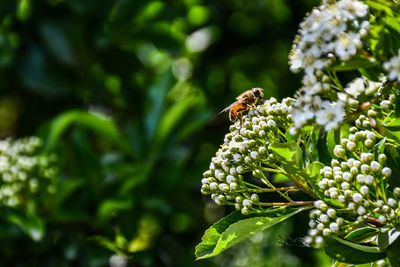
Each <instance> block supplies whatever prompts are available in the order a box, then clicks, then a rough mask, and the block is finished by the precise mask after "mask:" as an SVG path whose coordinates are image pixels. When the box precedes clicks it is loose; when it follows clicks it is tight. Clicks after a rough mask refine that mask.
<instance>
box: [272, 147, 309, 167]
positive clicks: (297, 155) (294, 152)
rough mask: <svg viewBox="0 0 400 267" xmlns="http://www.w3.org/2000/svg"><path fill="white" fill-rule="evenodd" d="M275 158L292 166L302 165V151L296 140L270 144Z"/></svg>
mask: <svg viewBox="0 0 400 267" xmlns="http://www.w3.org/2000/svg"><path fill="white" fill-rule="evenodd" d="M269 149H271V151H272V153H273V154H274V156H275V158H276V159H277V160H278V161H281V162H284V163H290V166H291V168H300V167H301V166H302V160H303V158H302V151H301V149H300V147H299V145H298V144H297V142H296V141H292V142H288V143H273V144H271V145H270V146H269Z"/></svg>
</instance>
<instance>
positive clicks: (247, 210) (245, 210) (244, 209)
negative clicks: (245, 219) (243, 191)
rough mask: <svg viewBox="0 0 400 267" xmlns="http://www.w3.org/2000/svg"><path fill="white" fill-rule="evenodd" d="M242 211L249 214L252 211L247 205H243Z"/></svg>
mask: <svg viewBox="0 0 400 267" xmlns="http://www.w3.org/2000/svg"><path fill="white" fill-rule="evenodd" d="M241 212H242V214H243V215H247V214H249V212H250V211H249V209H248V208H247V207H243V208H242V210H241Z"/></svg>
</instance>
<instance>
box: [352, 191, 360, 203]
mask: <svg viewBox="0 0 400 267" xmlns="http://www.w3.org/2000/svg"><path fill="white" fill-rule="evenodd" d="M353 201H354V202H355V203H361V201H362V195H361V194H360V193H354V194H353Z"/></svg>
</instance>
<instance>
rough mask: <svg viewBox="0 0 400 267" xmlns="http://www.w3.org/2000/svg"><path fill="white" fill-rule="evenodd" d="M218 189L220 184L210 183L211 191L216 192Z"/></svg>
mask: <svg viewBox="0 0 400 267" xmlns="http://www.w3.org/2000/svg"><path fill="white" fill-rule="evenodd" d="M217 189H218V184H217V183H216V182H212V183H210V190H211V191H216V190H217Z"/></svg>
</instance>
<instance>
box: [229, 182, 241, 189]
mask: <svg viewBox="0 0 400 267" xmlns="http://www.w3.org/2000/svg"><path fill="white" fill-rule="evenodd" d="M229 188H230V189H231V190H237V189H238V188H239V186H238V184H237V183H235V182H232V183H229Z"/></svg>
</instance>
